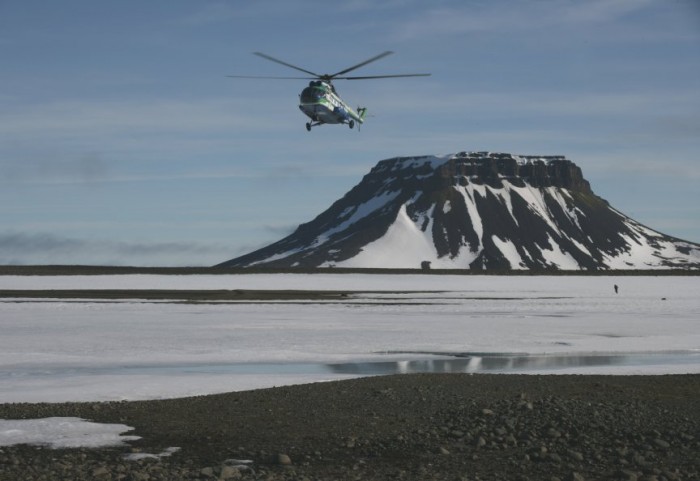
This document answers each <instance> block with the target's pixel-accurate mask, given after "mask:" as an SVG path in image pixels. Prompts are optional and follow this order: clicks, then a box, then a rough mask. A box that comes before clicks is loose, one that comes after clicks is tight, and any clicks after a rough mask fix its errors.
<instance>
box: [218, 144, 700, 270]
mask: <svg viewBox="0 0 700 481" xmlns="http://www.w3.org/2000/svg"><path fill="white" fill-rule="evenodd" d="M220 266H222V267H223V266H225V267H246V266H258V267H270V268H289V267H329V266H337V267H364V268H419V267H421V266H422V267H424V268H425V267H428V266H431V267H433V268H441V269H476V270H485V269H567V270H569V269H572V270H578V269H591V270H595V269H673V268H683V269H700V245H699V244H696V243H692V242H686V241H682V240H680V239H676V238H673V237H670V236H667V235H664V234H661V233H659V232H656V231H654V230H652V229H650V228H648V227H646V226H643V225H641V224H640V223H638V222H636V221H634V220H633V219H631V218H629V217H627V216H625V215H624V214H622V213H621V212H619V211H617V210H616V209H614V208H613V207H611V206H610V205H609V204H608V202H606V201H605V200H603V199H602V198H600V197H598V196H597V195H595V194H594V193H593V191H592V190H591V187H590V184H589V183H588V181H587V180H585V179H584V177H583V174H582V172H581V169H580V168H579V167H578V166H577V165H576V164H574V163H573V162H571V161H570V160H567V159H566V158H565V157H563V156H526V155H511V154H506V153H490V152H460V153H458V154H454V155H445V156H421V157H397V158H393V159H387V160H382V161H380V162H379V163H378V164H377V165H376V166H375V167H374V168H373V169H372V170H371V171H370V172H369V173H368V174H367V175H365V176H364V178H363V179H362V181H361V182H360V183H359V184H357V185H356V186H355V187H353V188H352V189H351V190H350V191H349V192H348V193H346V194H345V195H344V196H343V197H342V198H341V199H339V200H338V201H336V202H335V203H333V205H331V206H330V207H329V208H328V209H327V210H325V211H324V212H322V213H321V214H319V215H318V217H316V218H315V219H314V220H312V221H311V222H308V223H306V224H302V225H300V226H299V227H298V228H297V229H296V231H294V233H292V234H291V235H289V236H287V237H285V238H284V239H282V240H280V241H278V242H275V243H274V244H271V245H269V246H267V247H264V248H262V249H259V250H257V251H255V252H251V253H250V254H247V255H244V256H241V257H238V258H236V259H232V260H230V261H227V262H224V263H223V264H220Z"/></svg>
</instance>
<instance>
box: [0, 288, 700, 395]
mask: <svg viewBox="0 0 700 481" xmlns="http://www.w3.org/2000/svg"><path fill="white" fill-rule="evenodd" d="M614 284H617V285H618V286H619V288H620V289H619V293H618V294H615V292H614V290H613V285H614ZM0 289H42V290H43V289H189V290H197V289H275V290H278V289H310V290H313V289H319V290H347V291H379V292H373V293H364V294H356V295H352V296H350V297H348V298H347V302H342V303H338V302H301V303H283V302H278V303H212V304H184V303H172V302H158V303H153V302H142V301H138V300H131V301H108V302H99V301H74V300H39V301H37V300H32V301H25V300H7V299H5V300H1V301H0V402H21V401H53V402H59V401H70V400H119V399H148V398H150V399H153V398H164V397H177V396H185V395H196V394H207V393H215V392H225V391H231V390H243V389H251V388H260V387H269V386H273V385H282V384H291V383H300V382H315V381H324V380H330V379H341V378H343V377H347V376H356V375H358V374H362V373H367V372H371V371H372V369H374V367H373V366H376V365H379V364H377V363H380V362H386V361H395V362H396V365H397V366H411V365H412V364H411V363H410V361H414V360H420V359H422V360H431V359H432V360H436V361H439V362H442V361H445V360H449V359H453V358H452V357H448V356H450V355H451V354H454V353H478V355H475V356H473V358H472V361H473V362H471V364H469V366H468V367H465V370H468V371H470V372H472V371H474V372H478V371H479V370H480V366H481V365H480V364H479V362H478V360H479V359H481V357H483V356H487V355H488V353H517V354H518V355H523V354H527V355H549V356H557V355H565V356H570V358H571V359H576V358H577V357H578V356H583V355H594V356H600V357H601V358H603V357H607V356H610V355H620V354H635V355H639V354H640V353H641V354H644V355H648V359H647V360H646V361H644V362H643V363H633V364H626V363H612V364H610V365H605V363H602V364H597V365H593V366H591V365H587V364H585V365H584V364H581V365H579V364H577V363H576V362H571V363H564V364H565V365H563V366H562V365H561V364H560V365H558V366H557V367H552V366H550V365H549V364H547V363H543V364H542V365H541V366H539V367H537V366H536V367H534V368H533V367H532V366H526V367H523V366H522V365H521V364H519V363H510V364H508V365H507V366H505V367H504V368H503V369H500V370H497V372H532V373H534V372H538V373H539V372H551V373H584V372H585V373H592V372H595V373H606V374H613V373H619V374H646V373H651V374H659V373H686V372H693V373H700V321H699V320H698V312H700V277H698V276H692V277H691V276H688V277H665V276H662V277H653V276H649V277H632V276H630V277H627V276H623V277H598V276H591V277H587V276H561V277H560V276H551V277H550V276H534V277H531V276H508V277H506V276H458V275H444V276H443V275H371V274H306V275H303V274H248V275H190V276H174V275H170V276H157V275H121V276H37V277H30V276H26V277H25V276H0ZM396 291H402V292H401V293H398V294H396V293H395V292H396ZM440 354H442V355H440ZM521 357H522V356H521ZM669 359H672V360H669ZM350 363H357V364H356V366H357V367H358V369H355V370H353V369H348V368H347V366H348V365H349V364H350ZM427 364H429V363H427ZM446 365H447V364H446ZM362 366H364V370H363V369H361V367H362ZM481 367H483V366H481Z"/></svg>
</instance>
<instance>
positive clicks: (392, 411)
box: [0, 374, 700, 481]
mask: <svg viewBox="0 0 700 481" xmlns="http://www.w3.org/2000/svg"><path fill="white" fill-rule="evenodd" d="M53 416H70V417H80V418H84V419H89V420H92V421H96V422H105V423H119V424H126V425H128V426H132V427H133V428H134V431H133V432H130V433H129V434H135V435H138V436H141V439H140V440H138V441H132V442H130V443H128V444H126V445H124V446H120V447H113V448H102V449H85V448H83V449H61V450H53V449H48V448H42V447H35V446H26V445H21V446H11V447H2V448H0V480H3V481H6V480H7V481H10V480H23V481H29V480H64V479H65V480H102V481H114V480H126V481H131V480H133V481H156V480H224V479H241V480H267V481H277V480H309V481H311V480H384V479H401V480H432V479H434V480H470V481H476V480H482V481H485V480H523V481H526V480H533V481H534V480H546V481H554V480H561V481H565V480H576V481H579V480H586V481H590V480H629V481H635V480H636V481H641V480H646V481H654V480H656V481H663V480H693V479H695V480H697V479H700V375H671V376H519V375H467V374H416V375H399V376H386V377H370V378H362V379H354V380H349V381H339V382H329V383H317V384H307V385H299V386H289V387H280V388H272V389H264V390H257V391H248V392H236V393H227V394H221V395H211V396H201V397H193V398H183V399H172V400H157V401H138V402H109V403H65V404H3V405H0V419H29V418H44V417H53ZM174 447H177V448H180V449H179V450H177V451H175V450H174V449H171V448H174ZM129 454H132V455H133V454H137V456H132V458H135V459H134V460H130V459H127V457H126V456H128V455H129Z"/></svg>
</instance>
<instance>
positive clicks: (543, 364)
mask: <svg viewBox="0 0 700 481" xmlns="http://www.w3.org/2000/svg"><path fill="white" fill-rule="evenodd" d="M634 357H635V356H631V355H610V356H600V355H583V356H577V355H561V356H551V355H547V356H469V357H465V358H460V359H425V360H415V361H379V362H355V363H342V364H327V368H328V369H329V370H330V371H331V372H333V373H335V374H357V375H388V374H415V373H470V372H483V371H512V370H545V369H562V368H570V367H590V366H612V365H619V364H637V363H642V362H640V359H637V360H636V362H634V359H633V358H634ZM636 357H637V358H639V356H636ZM647 362H648V361H647Z"/></svg>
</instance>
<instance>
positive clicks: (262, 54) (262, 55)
mask: <svg viewBox="0 0 700 481" xmlns="http://www.w3.org/2000/svg"><path fill="white" fill-rule="evenodd" d="M253 55H257V56H258V57H262V58H264V59H266V60H269V61H270V62H275V63H278V64H280V65H284V66H285V67H289V68H293V69H294V70H298V71H300V72H304V73H308V74H309V75H313V76H314V78H319V77H321V75H319V74H317V73H315V72H312V71H310V70H306V69H303V68H301V67H297V66H296V65H292V64H291V63H287V62H284V61H282V60H279V59H277V58H275V57H271V56H269V55H267V54H265V53H262V52H253Z"/></svg>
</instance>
